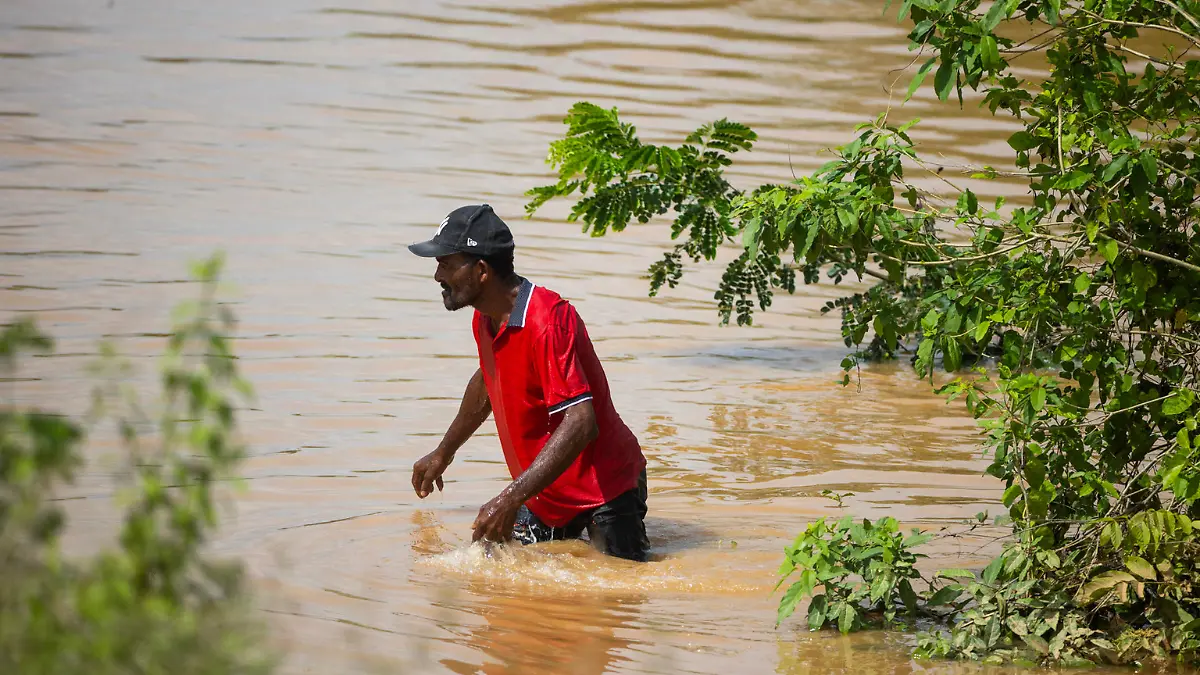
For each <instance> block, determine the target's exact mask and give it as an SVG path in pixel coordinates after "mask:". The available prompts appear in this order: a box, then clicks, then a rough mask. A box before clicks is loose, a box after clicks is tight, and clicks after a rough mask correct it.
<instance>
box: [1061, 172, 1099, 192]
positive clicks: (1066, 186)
mask: <svg viewBox="0 0 1200 675" xmlns="http://www.w3.org/2000/svg"><path fill="white" fill-rule="evenodd" d="M1091 179H1092V173H1091V172H1090V171H1083V170H1082V169H1075V170H1073V171H1070V172H1069V173H1067V174H1066V175H1064V176H1060V177H1059V179H1058V181H1056V182H1055V187H1056V188H1058V189H1059V190H1063V191H1066V190H1074V189H1075V188H1077V187H1080V186H1081V185H1083V184H1084V183H1086V182H1088V181H1089V180H1091Z"/></svg>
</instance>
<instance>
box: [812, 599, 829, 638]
mask: <svg viewBox="0 0 1200 675" xmlns="http://www.w3.org/2000/svg"><path fill="white" fill-rule="evenodd" d="M828 608H829V596H827V595H825V594H821V595H818V596H816V597H815V598H813V599H812V602H810V603H809V604H808V627H809V628H810V629H812V630H817V629H818V628H820V627H821V626H824V625H825V618H826V617H825V614H826V611H827V610H828Z"/></svg>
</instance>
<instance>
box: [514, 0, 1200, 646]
mask: <svg viewBox="0 0 1200 675" xmlns="http://www.w3.org/2000/svg"><path fill="white" fill-rule="evenodd" d="M892 9H893V10H895V9H898V10H899V18H900V20H902V21H905V22H908V23H909V24H910V25H911V32H910V33H909V35H908V37H909V40H910V43H911V48H912V50H913V52H914V61H913V68H914V71H915V72H914V76H913V77H912V79H911V83H910V84H909V86H908V92H907V93H908V95H909V96H911V95H912V94H913V92H915V91H917V90H918V89H919V88H920V87H923V86H925V87H928V86H932V89H933V91H934V92H935V94H936V95H937V97H938V98H939V99H940V100H941V101H943V102H947V103H949V102H950V100H951V99H954V102H953V104H956V105H964V104H965V102H966V101H967V98H968V96H971V97H975V98H977V99H978V100H979V104H980V105H982V106H985V107H986V108H987V109H988V110H990V111H991V113H992V114H994V115H996V116H998V117H1003V118H1006V119H1008V120H1009V121H1011V122H1012V123H1014V125H1015V126H1016V127H1017V129H1016V130H1015V132H1013V133H1012V134H1011V135H1010V136H1009V137H1008V145H1009V146H1010V148H1011V150H1012V153H1013V162H1012V165H1011V166H1005V167H993V166H979V167H955V166H946V165H942V164H938V163H936V162H933V161H931V160H927V159H926V158H924V157H923V156H922V155H921V153H920V152H919V148H918V145H917V143H916V141H915V139H914V135H913V134H915V131H914V124H915V123H916V120H909V121H906V122H904V123H903V124H898V123H896V122H895V121H894V118H895V117H896V116H897V114H898V109H889V110H888V111H886V112H885V113H883V114H881V115H880V116H879V117H878V118H877V119H875V120H873V121H870V122H868V123H865V124H863V125H860V126H859V127H858V128H857V130H856V132H855V133H856V135H855V136H854V137H853V140H851V141H850V142H849V143H848V144H846V145H844V146H842V147H839V148H838V149H837V150H836V153H835V157H834V158H833V160H832V161H830V162H829V163H828V164H826V165H825V166H824V167H822V168H821V169H820V170H818V171H816V172H815V173H813V174H811V175H806V176H801V177H800V178H798V179H795V180H792V179H790V177H789V179H788V180H783V179H782V178H781V181H780V182H779V183H777V184H767V185H761V186H758V187H754V188H752V189H748V190H742V189H738V188H736V187H734V186H733V185H732V184H731V183H730V182H729V180H728V179H727V178H726V176H725V170H726V168H727V167H728V166H730V165H731V164H732V162H733V161H734V158H735V157H736V156H737V154H738V153H742V152H746V151H750V150H751V149H752V146H753V144H754V143H755V142H756V141H757V136H756V134H755V133H754V132H753V131H752V130H750V129H749V128H747V127H745V126H743V125H741V124H737V123H735V122H730V121H728V120H721V121H718V122H714V123H712V124H709V125H706V126H704V127H702V128H700V129H699V130H697V131H696V132H695V133H694V134H692V135H691V136H689V137H688V138H686V139H685V141H684V143H683V144H682V145H680V146H674V147H670V146H657V145H651V144H647V143H643V142H642V141H641V140H640V139H639V138H638V136H637V132H636V129H635V128H634V127H633V126H632V125H631V124H629V123H628V122H626V121H624V120H622V119H621V118H620V117H619V115H618V112H617V111H616V110H615V109H612V110H610V109H604V108H601V107H599V106H596V105H593V104H590V103H579V104H576V105H575V106H574V107H573V108H572V109H571V111H570V113H569V114H568V116H567V118H566V123H567V133H566V137H565V138H563V139H561V140H558V141H556V142H554V143H553V144H552V146H551V148H550V154H549V161H550V163H551V164H552V165H553V166H554V168H555V169H556V170H557V171H558V181H557V182H555V183H554V184H551V185H547V186H544V187H539V188H535V189H533V190H531V191H530V193H529V196H530V197H531V201H530V203H529V205H528V210H529V211H530V213H532V212H534V211H535V210H536V209H538V208H539V207H540V206H541V205H542V204H543V203H545V202H546V201H547V200H550V199H553V198H558V197H567V198H571V199H573V205H572V209H571V216H570V218H571V220H573V221H577V222H580V223H581V224H582V227H583V230H584V232H586V233H589V234H591V235H592V236H601V235H604V234H606V233H608V232H619V231H621V230H622V229H624V228H625V227H626V226H627V225H628V224H630V223H633V222H635V221H636V222H640V223H646V222H649V221H650V220H651V219H652V218H657V217H667V218H669V219H670V221H671V229H670V235H671V238H672V240H673V241H675V242H676V243H675V244H674V245H673V248H671V249H670V250H669V251H668V252H667V253H666V254H665V255H664V257H663V258H662V259H661V260H659V261H657V262H655V263H654V264H653V265H652V266H651V267H650V270H649V277H650V288H651V294H655V293H658V292H660V291H661V290H662V289H663V287H667V288H671V287H674V286H675V285H676V284H678V283H679V281H680V279H681V276H682V274H683V273H684V271H685V267H686V265H688V264H692V263H700V262H702V261H712V260H714V259H716V258H717V255H718V252H719V251H720V250H721V249H722V247H730V248H735V249H736V256H735V257H734V259H733V260H732V262H730V263H728V265H727V266H726V269H725V272H724V275H723V277H722V279H721V282H720V284H719V287H718V290H717V292H716V294H715V301H716V305H717V310H718V312H719V317H720V319H721V321H722V323H724V322H728V321H731V320H736V322H737V323H738V324H750V323H752V321H753V314H754V312H755V310H756V309H758V310H766V309H767V308H768V307H769V306H770V305H771V302H772V298H773V294H774V293H776V292H778V291H781V290H783V291H787V292H789V293H791V292H794V291H795V288H796V281H797V279H800V280H801V281H802V282H803V283H805V284H811V283H818V282H820V281H821V280H822V279H825V280H832V281H833V282H834V283H838V282H840V281H842V280H844V279H847V278H853V279H858V280H865V281H868V282H870V285H869V287H867V288H866V289H865V290H862V291H861V292H855V293H851V294H849V295H847V296H846V297H843V298H841V299H839V300H837V301H835V302H831V303H829V305H828V306H827V307H826V311H836V312H838V313H840V315H841V322H842V335H843V337H844V340H845V344H846V345H847V347H848V348H849V349H850V350H851V352H852V353H851V354H849V355H848V356H847V357H846V359H845V360H843V361H842V367H843V369H844V371H845V374H844V378H843V384H848V383H849V382H850V381H851V379H852V373H853V372H854V369H855V368H856V366H857V365H858V364H859V363H860V362H861V361H863V360H875V359H891V358H905V359H908V360H909V361H910V362H911V363H912V365H913V367H914V368H915V370H916V373H917V375H918V376H919V377H921V378H925V379H929V380H930V382H931V386H932V382H933V379H934V378H933V374H934V372H935V369H937V368H941V369H944V370H946V371H949V372H951V373H953V374H954V377H953V379H952V380H951V381H950V382H949V383H948V384H944V385H941V386H940V387H938V391H940V392H941V393H943V394H945V395H946V396H947V397H948V398H950V399H960V400H962V401H963V402H964V403H965V405H966V408H967V410H968V411H969V413H970V414H971V415H973V416H974V417H975V418H977V419H978V420H979V422H980V424H981V428H982V430H983V431H982V438H983V440H982V447H983V450H984V452H985V453H986V454H987V456H988V457H989V458H990V466H989V467H988V468H987V473H988V474H990V475H992V476H994V477H996V478H997V479H999V480H1000V481H1002V482H1003V484H1004V487H1005V490H1004V493H1003V497H1002V499H1003V505H1004V508H1005V510H1006V511H1007V513H1006V522H1008V523H1009V524H1010V525H1011V528H1012V529H1011V536H1009V537H1008V539H1007V543H1006V545H1005V546H1004V548H1003V551H1002V552H1001V553H1000V554H999V555H998V556H997V557H996V558H995V559H994V560H993V561H992V562H991V564H989V565H988V566H987V567H986V568H985V569H983V570H978V571H976V572H966V571H963V570H958V571H954V573H953V574H951V575H949V576H948V577H947V576H945V575H943V576H942V577H940V578H935V579H934V580H933V581H932V583H931V584H929V585H928V586H927V587H917V586H915V585H914V584H913V581H914V580H916V576H917V575H916V574H915V572H913V568H912V566H911V564H910V562H911V557H912V555H913V554H912V553H911V552H909V551H907V547H906V546H905V542H904V540H903V539H899V540H898V541H897V539H896V537H897V536H898V533H896V532H895V531H894V524H893V523H891V522H889V521H887V520H886V519H885V520H883V521H878V522H875V523H870V522H855V521H854V520H852V519H851V520H844V521H842V522H839V523H837V524H835V525H832V526H831V525H829V524H827V523H824V522H821V523H817V524H814V525H812V526H810V527H809V529H808V530H806V531H805V532H804V533H802V534H801V536H800V537H799V538H798V539H797V541H796V542H795V543H794V544H793V545H792V546H790V547H789V548H788V550H787V561H786V562H785V563H784V566H783V568H782V570H781V572H783V573H784V574H785V576H786V575H788V574H795V575H799V576H798V579H797V580H796V581H794V582H793V583H792V584H791V585H790V586H789V587H788V589H787V590H786V591H785V593H784V595H783V599H782V601H781V605H780V619H781V620H782V619H785V618H787V616H788V615H789V614H790V613H791V612H793V611H794V610H795V609H796V607H798V606H799V602H800V601H801V600H803V599H805V598H808V599H810V604H809V609H808V618H809V624H810V625H812V626H814V627H821V626H837V627H839V628H840V629H841V630H844V631H848V630H854V629H857V628H860V627H862V626H865V625H868V622H866V621H864V617H868V616H870V615H871V613H872V612H874V613H877V614H878V615H879V616H880V617H881V620H882V621H883V622H888V621H894V620H901V619H902V617H905V616H909V617H911V616H917V615H921V616H926V617H934V618H941V619H944V620H945V622H944V624H942V625H944V626H946V628H944V629H939V630H935V631H932V632H930V633H928V634H926V635H923V636H922V638H921V640H920V644H919V648H918V652H919V653H920V654H922V655H926V656H944V657H964V658H978V659H988V660H1001V661H1009V660H1011V661H1037V662H1056V663H1085V662H1093V663H1096V662H1112V663H1136V662H1141V661H1143V660H1146V659H1152V658H1178V659H1183V660H1195V659H1196V658H1197V653H1198V650H1200V579H1198V578H1197V576H1198V572H1197V569H1198V567H1200V533H1198V532H1197V531H1196V527H1197V526H1195V525H1194V524H1193V521H1194V520H1195V519H1197V518H1200V502H1198V501H1197V500H1198V498H1200V432H1198V431H1197V425H1198V423H1200V417H1198V413H1200V405H1197V393H1198V392H1200V383H1198V382H1197V375H1198V374H1200V328H1198V327H1200V323H1198V321H1200V208H1198V206H1197V199H1196V197H1197V188H1198V187H1200V156H1197V154H1196V152H1195V148H1196V147H1197V140H1198V139H1197V132H1198V131H1200V127H1198V125H1197V123H1198V112H1200V111H1198V107H1200V60H1196V59H1195V58H1194V52H1195V50H1196V49H1198V48H1200V3H1197V2H1195V1H1194V0H996V1H995V2H992V3H990V4H989V3H982V2H980V1H979V0H905V1H904V2H901V3H897V4H896V5H893V6H892ZM1026 64H1028V67H1027V68H1024V69H1022V70H1018V69H1017V68H1016V66H1025V65H1026ZM1038 72H1040V73H1041V74H1040V75H1030V73H1038ZM973 100H975V99H974V98H973ZM1000 176H1003V177H1005V178H1008V179H1012V180H1017V181H1021V182H1023V183H1025V184H1027V186H1028V191H1027V193H1026V194H1025V195H1024V196H1022V197H1021V198H1020V199H1016V200H1013V203H1012V204H1008V203H1006V202H1005V200H1003V199H996V200H994V201H988V202H985V201H984V200H983V199H981V198H980V197H979V195H978V194H976V192H975V191H973V190H972V189H970V188H969V187H968V186H965V185H962V184H961V183H962V179H963V178H971V179H973V180H974V181H986V180H989V179H995V178H997V177H1000ZM973 184H975V185H978V183H977V182H975V183H973ZM910 543H912V542H910ZM889 547H891V548H889ZM886 556H890V557H886ZM790 580H791V579H790V578H789V581H790ZM914 596H915V597H914ZM814 607H815V608H816V609H814Z"/></svg>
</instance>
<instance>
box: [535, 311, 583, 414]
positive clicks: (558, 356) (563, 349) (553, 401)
mask: <svg viewBox="0 0 1200 675" xmlns="http://www.w3.org/2000/svg"><path fill="white" fill-rule="evenodd" d="M565 314H566V317H564V318H565V319H566V320H563V321H556V322H554V323H553V324H551V325H549V326H546V329H545V331H544V332H543V333H542V336H541V340H540V347H541V349H540V352H541V353H540V354H539V355H538V359H537V370H538V376H539V378H540V379H541V382H542V392H543V394H544V396H545V400H546V407H547V408H548V409H549V412H550V414H551V415H554V414H557V413H560V412H562V411H564V410H566V409H567V408H570V407H571V406H573V405H576V404H579V403H583V402H584V401H590V400H591V398H592V390H591V387H590V386H589V385H588V380H587V375H586V374H584V372H583V363H582V362H581V361H580V360H579V355H578V353H577V351H576V340H577V331H576V322H575V321H572V320H571V319H573V318H574V313H573V312H568V313H565Z"/></svg>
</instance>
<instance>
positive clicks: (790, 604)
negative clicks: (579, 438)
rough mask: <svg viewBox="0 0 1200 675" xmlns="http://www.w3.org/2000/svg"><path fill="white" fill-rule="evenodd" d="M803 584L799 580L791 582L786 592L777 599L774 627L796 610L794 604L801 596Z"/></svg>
mask: <svg viewBox="0 0 1200 675" xmlns="http://www.w3.org/2000/svg"><path fill="white" fill-rule="evenodd" d="M803 590H804V585H803V584H801V583H800V582H799V581H797V582H796V583H794V584H792V585H791V586H790V587H789V588H788V589H787V592H786V593H784V594H783V598H781V599H780V600H779V612H778V614H777V616H776V618H775V627H776V628H778V627H779V625H780V624H781V623H783V621H784V620H785V619H787V618H788V617H789V616H791V615H792V613H793V612H795V611H796V605H798V604H799V603H800V600H801V599H802V598H803Z"/></svg>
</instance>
